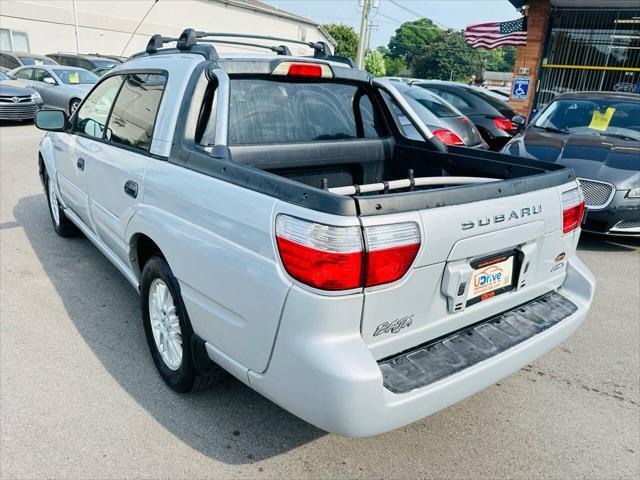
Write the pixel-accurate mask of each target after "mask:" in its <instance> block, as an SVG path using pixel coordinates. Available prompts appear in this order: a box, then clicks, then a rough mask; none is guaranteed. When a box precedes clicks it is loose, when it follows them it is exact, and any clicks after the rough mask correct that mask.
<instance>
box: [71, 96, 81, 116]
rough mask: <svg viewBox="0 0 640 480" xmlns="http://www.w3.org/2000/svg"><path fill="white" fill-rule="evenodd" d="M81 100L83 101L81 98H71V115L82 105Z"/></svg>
mask: <svg viewBox="0 0 640 480" xmlns="http://www.w3.org/2000/svg"><path fill="white" fill-rule="evenodd" d="M80 102H81V100H79V99H77V98H74V99H73V100H71V102H69V116H71V115H73V114H74V113H75V111H76V110H77V109H78V107H79V106H80Z"/></svg>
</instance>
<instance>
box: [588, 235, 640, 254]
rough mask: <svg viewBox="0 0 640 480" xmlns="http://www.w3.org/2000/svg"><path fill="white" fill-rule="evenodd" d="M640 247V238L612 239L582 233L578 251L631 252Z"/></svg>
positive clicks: (610, 237) (606, 236)
mask: <svg viewBox="0 0 640 480" xmlns="http://www.w3.org/2000/svg"><path fill="white" fill-rule="evenodd" d="M638 247H640V238H634V237H612V236H608V235H598V234H595V233H589V232H582V233H581V234H580V243H578V250H587V251H590V252H629V251H633V250H637V249H638Z"/></svg>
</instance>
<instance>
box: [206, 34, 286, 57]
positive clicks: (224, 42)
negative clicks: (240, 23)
mask: <svg viewBox="0 0 640 480" xmlns="http://www.w3.org/2000/svg"><path fill="white" fill-rule="evenodd" d="M200 41H201V42H204V43H219V44H222V45H241V46H245V47H253V48H264V49H266V50H271V51H272V52H274V53H277V54H278V55H291V50H289V48H288V47H287V46H286V45H278V46H277V47H274V46H271V45H263V44H261V43H252V42H236V41H234V40H213V39H209V38H202V39H200Z"/></svg>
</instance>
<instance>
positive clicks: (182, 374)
mask: <svg viewBox="0 0 640 480" xmlns="http://www.w3.org/2000/svg"><path fill="white" fill-rule="evenodd" d="M141 277H142V278H141V282H140V285H141V287H140V289H141V292H140V308H141V310H142V321H143V323H144V332H145V335H146V337H147V344H148V345H149V350H150V351H151V357H152V358H153V362H154V363H155V365H156V368H157V369H158V372H159V373H160V376H161V377H162V379H163V380H164V382H165V383H166V384H167V385H168V386H169V387H170V388H171V389H173V390H175V391H176V392H179V393H187V392H193V391H196V390H201V389H203V388H206V387H208V386H210V385H213V384H215V383H218V382H220V381H221V380H222V379H223V378H224V377H225V376H226V372H225V371H224V370H223V369H222V368H221V367H219V366H218V365H216V364H215V363H213V362H212V361H211V360H209V358H208V357H207V356H206V353H204V342H203V341H202V340H201V339H200V337H198V336H197V335H195V334H194V333H193V328H192V327H191V322H190V321H189V315H188V314H187V310H186V308H185V306H184V302H183V301H182V296H181V294H180V285H179V284H178V281H177V280H176V278H175V277H174V276H173V273H172V272H171V268H170V267H169V264H168V263H167V262H166V260H165V259H164V258H163V257H161V256H160V255H154V256H152V257H151V258H150V259H149V260H148V261H147V263H146V264H145V266H144V268H143V269H142V276H141ZM166 295H168V297H167V296H166ZM152 320H153V324H152ZM178 345H179V347H180V348H177V347H178Z"/></svg>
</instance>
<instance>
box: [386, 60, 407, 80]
mask: <svg viewBox="0 0 640 480" xmlns="http://www.w3.org/2000/svg"><path fill="white" fill-rule="evenodd" d="M384 67H385V69H386V71H387V75H388V76H390V77H395V76H397V75H398V74H399V73H400V72H401V71H403V70H404V69H405V68H406V67H405V65H404V62H403V61H402V59H401V58H392V57H384Z"/></svg>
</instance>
